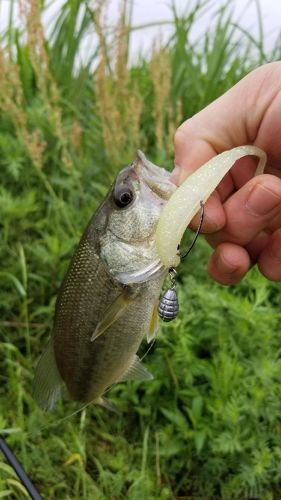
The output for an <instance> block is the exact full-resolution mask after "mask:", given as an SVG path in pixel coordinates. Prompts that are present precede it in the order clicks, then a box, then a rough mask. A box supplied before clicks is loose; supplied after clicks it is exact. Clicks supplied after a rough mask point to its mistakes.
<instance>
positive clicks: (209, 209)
mask: <svg viewBox="0 0 281 500" xmlns="http://www.w3.org/2000/svg"><path fill="white" fill-rule="evenodd" d="M200 216H201V210H200V211H199V212H198V213H197V214H196V215H195V217H193V219H192V221H191V223H190V225H189V227H190V228H191V229H193V230H194V231H196V229H197V228H198V225H199V221H200ZM225 222H226V219H225V213H224V209H223V206H222V204H221V201H220V199H219V195H218V194H217V193H216V192H214V193H213V194H212V195H211V196H210V198H209V199H208V201H207V202H206V203H205V204H204V219H203V224H202V228H201V233H206V234H209V233H214V232H216V231H219V230H220V229H222V228H223V226H224V225H225Z"/></svg>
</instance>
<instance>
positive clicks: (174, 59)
mask: <svg viewBox="0 0 281 500" xmlns="http://www.w3.org/2000/svg"><path fill="white" fill-rule="evenodd" d="M36 4H37V2H35V3H34V2H31V1H30V2H29V5H30V6H32V5H33V9H35V7H34V5H36ZM11 5H13V2H12V3H11ZM257 5H258V4H257ZM230 7H231V6H230ZM206 8H210V9H213V25H212V29H209V30H208V32H206V33H204V34H203V35H201V37H200V40H196V41H194V42H191V39H190V37H189V33H190V30H191V29H192V28H194V27H195V28H196V23H197V22H198V21H197V18H198V16H200V13H201V12H202V11H203V10H204V9H206ZM79 9H80V10H79ZM81 9H82V10H81ZM35 14H36V9H35V10H33V11H32V18H33V19H36V16H35ZM78 16H79V19H80V25H79V26H78V29H77V31H76V34H75V36H73V26H77V18H78ZM96 19H97V16H96V14H95V13H93V12H91V11H90V8H89V6H88V3H87V2H85V1H81V0H80V1H77V2H73V1H71V0H68V1H65V4H64V6H63V8H62V10H61V12H60V14H59V18H58V20H57V23H56V25H55V27H54V29H53V32H52V34H51V35H50V39H49V40H45V41H44V43H42V42H43V41H42V39H41V40H40V33H39V36H38V39H36V40H37V41H34V40H33V41H32V40H30V39H29V40H28V41H27V42H26V41H25V39H24V38H22V36H21V33H20V32H19V31H16V30H15V29H13V23H12V22H11V24H10V26H9V29H8V31H7V33H6V34H4V35H3V43H4V42H5V43H6V44H7V49H6V52H5V53H6V55H7V54H8V55H9V57H8V60H9V65H8V66H7V64H8V63H7V60H6V63H4V62H3V59H2V56H1V59H0V66H1V65H2V66H3V65H4V66H5V64H6V66H5V68H6V73H5V71H3V70H1V72H0V107H1V114H0V168H1V186H0V207H1V220H0V229H1V242H0V243H1V244H0V258H1V271H0V283H1V288H0V308H1V314H0V366H1V370H0V429H1V433H2V434H3V436H4V437H5V439H6V440H7V442H8V443H9V445H10V446H11V448H12V449H13V451H14V452H15V453H16V455H17V457H18V459H19V460H20V461H21V463H22V464H23V466H24V467H25V469H26V471H27V472H28V474H29V475H30V477H31V479H32V480H33V481H34V483H35V484H36V486H37V487H38V489H39V490H40V492H41V494H42V497H43V498H46V499H53V498H56V499H62V500H65V499H76V498H77V499H78V498H79V499H80V498H83V499H87V500H88V499H104V500H105V499H106V500H107V499H111V500H119V499H123V498H128V499H130V500H135V499H136V500H139V499H142V498H148V499H149V500H152V499H171V498H172V499H177V498H181V499H189V498H191V499H196V500H199V499H200V500H206V499H207V500H216V499H218V498H222V499H225V500H231V499H239V500H240V499H249V500H250V499H262V500H272V499H276V500H277V499H279V498H280V491H281V466H280V464H281V421H280V397H281V384H280V382H281V380H280V368H281V366H280V365H281V361H280V338H279V335H280V317H281V314H280V305H281V299H280V285H278V284H274V283H269V282H268V281H266V280H265V279H263V278H262V277H261V276H260V275H259V274H258V272H257V271H256V270H255V269H254V270H252V272H251V273H249V275H248V276H247V278H246V279H245V280H244V281H243V282H242V283H241V284H240V285H238V286H235V287H228V288H225V287H221V286H219V285H217V284H215V283H214V282H212V281H211V280H210V279H209V278H208V276H207V273H206V264H207V259H208V255H209V253H210V251H209V249H208V248H207V245H206V244H205V243H204V241H199V242H198V244H197V245H196V249H195V250H194V251H193V252H192V254H191V255H190V257H189V259H188V260H187V261H186V262H185V264H184V265H182V266H181V269H180V285H179V295H180V303H181V310H180V315H179V317H178V319H177V320H176V321H175V322H174V323H173V324H169V325H164V326H163V327H162V328H161V332H160V335H159V337H158V340H157V343H156V345H155V347H154V348H153V350H152V352H150V353H149V355H148V356H147V358H146V366H148V368H149V369H150V371H151V372H152V373H153V374H154V377H155V378H154V380H153V381H151V382H149V383H127V384H119V385H118V386H116V387H114V388H113V389H112V390H111V391H110V393H109V395H108V397H109V399H110V400H111V401H112V402H113V403H114V404H115V405H116V406H117V407H118V408H119V409H120V410H121V412H122V414H121V416H117V415H115V414H113V413H109V412H107V411H105V410H103V409H101V408H99V407H95V406H89V407H87V408H86V409H83V410H82V411H80V412H78V413H76V414H73V415H72V416H70V415H71V414H72V413H74V412H75V411H76V410H77V409H78V408H77V405H75V404H73V403H70V402H64V403H62V404H59V405H58V408H57V409H56V410H55V412H53V413H52V414H49V415H46V414H43V413H42V412H41V411H40V410H39V409H38V408H37V407H36V405H35V403H34V402H33V400H32V397H31V384H32V378H33V373H34V366H35V364H36V361H37V359H38V356H39V355H40V353H41V352H42V349H43V348H44V345H45V344H46V341H47V338H48V336H49V335H50V333H51V329H52V318H53V313H54V304H55V299H56V295H57V292H58V289H59V286H60V283H61V281H62V278H63V276H64V273H65V270H66V268H67V265H68V263H69V260H70V258H71V255H72V253H73V249H74V247H75V245H76V244H77V242H78V240H79V237H80V235H81V233H82V231H83V229H84V227H85V225H86V224H87V221H88V219H89V217H90V216H91V214H92V213H93V212H94V210H95V209H96V207H97V205H98V204H99V202H100V201H101V200H102V198H103V197H104V195H105V193H106V191H107V188H108V186H109V183H110V181H111V180H112V178H113V176H114V175H115V173H116V172H117V171H118V169H120V168H121V167H123V166H124V165H125V164H126V163H127V162H128V161H130V160H132V159H133V156H134V151H135V148H136V146H137V147H140V148H143V149H144V150H145V151H146V153H147V155H148V156H149V157H150V158H151V159H152V160H154V161H156V162H161V164H162V165H164V166H166V167H167V168H171V165H172V160H173V155H172V147H171V133H170V125H171V124H172V125H173V126H174V127H175V126H176V125H178V124H179V123H180V121H181V120H183V119H184V118H185V117H188V116H191V115H192V114H194V113H195V112H196V111H198V110H199V109H201V108H202V107H203V106H205V105H206V104H207V103H208V102H211V101H213V100H214V99H215V98H216V97H217V96H219V95H221V94H222V93H223V92H224V91H225V90H227V89H228V88H229V87H231V86H232V85H233V84H235V83H236V82H237V81H238V80H239V79H241V78H242V77H243V76H244V75H245V74H246V73H247V72H249V71H250V70H251V69H252V68H254V67H256V66H257V65H259V64H261V63H263V62H266V61H271V60H274V59H278V58H279V57H280V53H281V51H280V44H278V41H277V42H276V45H275V47H274V49H273V50H272V53H271V54H266V53H265V50H264V40H263V32H262V28H261V26H262V24H261V22H262V21H261V15H260V14H259V10H257V21H258V22H259V23H260V36H259V38H258V39H257V40H256V39H253V38H252V37H250V36H249V35H248V34H247V33H243V32H242V31H241V29H240V27H239V22H237V20H235V19H233V18H232V16H231V8H223V9H220V10H218V11H217V10H216V7H215V6H214V4H211V3H210V2H197V3H194V4H193V6H192V7H189V8H188V9H187V11H186V13H185V14H184V15H181V16H179V15H178V14H177V12H176V11H175V10H174V21H173V29H174V32H173V35H172V36H171V39H170V41H169V43H168V44H166V45H165V48H164V55H165V56H164V61H165V64H166V71H167V72H168V69H169V74H170V75H171V78H170V82H169V88H168V94H167V95H166V96H162V97H161V96H160V97H161V98H163V99H166V101H165V102H168V103H170V108H169V106H167V111H166V110H164V111H163V116H161V120H162V122H161V123H162V126H163V131H162V147H161V148H159V140H158V142H157V137H156V129H157V127H159V116H156V115H155V113H153V109H155V106H157V102H159V101H157V99H160V97H159V95H157V91H156V87H155V83H154V80H153V75H152V70H151V65H150V62H149V61H146V60H143V59H142V58H139V60H137V61H136V63H135V64H134V65H133V66H132V67H131V68H130V70H129V71H127V74H126V81H125V83H124V87H122V86H120V80H118V75H117V73H116V70H115V68H114V64H113V59H112V54H111V53H110V51H108V52H107V57H108V59H107V60H106V66H107V76H106V81H105V82H104V83H103V85H104V88H106V92H108V95H109V96H111V97H110V98H112V99H113V102H115V103H116V102H117V101H116V99H117V97H118V96H119V97H118V99H119V100H118V102H119V103H120V106H119V108H118V113H119V115H118V116H119V118H120V117H121V119H122V121H121V122H120V129H122V131H123V135H124V136H123V137H121V138H120V142H119V149H118V148H117V146H116V144H113V146H112V150H110V149H109V148H108V145H107V143H106V140H105V135H104V130H105V127H106V126H108V124H107V125H106V120H108V121H109V124H110V123H112V122H110V120H111V119H113V118H112V116H110V115H109V116H101V113H100V108H99V102H97V95H98V91H99V89H98V85H97V78H95V75H93V73H96V70H95V69H92V68H96V61H97V60H98V58H99V57H100V51H96V50H95V48H94V47H93V49H92V54H90V55H89V56H90V57H89V61H90V62H89V64H87V65H85V66H79V65H77V63H76V61H77V54H78V52H79V46H80V44H81V41H82V40H83V38H84V36H85V35H86V33H87V32H88V30H93V29H97V26H96V24H95V23H96ZM37 27H38V26H37ZM143 29H144V28H143ZM38 47H39V49H40V50H41V57H40V58H39V60H38V58H36V53H38V50H39V49H38ZM40 50H39V52H40ZM44 50H45V51H46V54H47V59H48V61H49V63H48V64H49V72H48V71H46V67H45V66H44V57H43V56H44V54H45V52H44ZM36 51H37V52H36ZM42 54H43V56H42ZM0 55H1V54H0ZM123 63H124V61H123ZM15 64H16V66H15ZM5 68H4V69H5ZM16 68H18V79H17V77H16V76H15V74H16V75H17V71H16ZM123 69H124V68H123ZM14 73H15V74H14ZM167 74H168V73H167ZM42 77H43V78H42ZM116 82H117V83H118V82H119V87H118V85H117V91H118V92H119V94H118V92H117V97H116V95H113V94H114V92H116ZM54 85H55V90H56V88H57V89H58V96H56V92H55V90H54ZM122 92H123V94H122ZM134 92H135V93H136V94H137V95H138V99H140V100H141V103H142V111H141V119H140V127H139V130H138V136H137V144H136V137H134V136H133V132H132V126H131V120H132V117H131V116H128V115H127V112H126V109H124V106H123V104H124V102H126V99H127V98H128V96H132V95H134ZM112 95H113V97H112ZM122 95H123V97H122ZM120 96H121V97H120ZM114 99H115V101H114ZM122 99H123V101H122ZM13 103H16V104H17V106H16V107H15V106H13ZM168 108H169V109H168ZM165 109H166V108H165ZM177 110H178V111H177ZM157 120H158V121H157ZM113 123H114V122H113ZM112 132H113V135H114V133H115V132H116V130H115V129H113V131H112ZM34 134H37V135H36V136H35V135H34ZM122 141H123V142H122ZM163 145H164V146H163ZM121 146H122V147H121ZM143 349H145V346H144V348H143ZM4 497H7V498H15V499H22V498H25V494H24V491H23V490H22V488H21V486H20V484H19V482H18V480H17V478H16V477H15V475H14V473H13V471H12V470H11V468H10V467H9V466H8V465H7V464H6V463H5V461H4V459H3V458H2V457H0V498H4Z"/></svg>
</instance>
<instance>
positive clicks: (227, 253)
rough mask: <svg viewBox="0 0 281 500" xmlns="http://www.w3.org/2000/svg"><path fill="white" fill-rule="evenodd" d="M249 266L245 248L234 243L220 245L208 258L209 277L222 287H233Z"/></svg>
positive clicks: (249, 262) (249, 261)
mask: <svg viewBox="0 0 281 500" xmlns="http://www.w3.org/2000/svg"><path fill="white" fill-rule="evenodd" d="M250 266H251V260H250V257H249V254H248V252H247V250H245V248H243V247H240V246H239V245H235V244H234V243H222V244H221V245H219V246H218V247H217V248H216V250H215V252H214V253H213V255H212V256H211V258H210V261H209V265H208V272H209V275H210V276H211V277H212V278H213V279H214V280H216V281H218V283H221V284H222V285H234V284H235V283H238V282H239V281H241V279H242V278H243V276H244V275H245V274H246V273H247V271H248V270H249V268H250Z"/></svg>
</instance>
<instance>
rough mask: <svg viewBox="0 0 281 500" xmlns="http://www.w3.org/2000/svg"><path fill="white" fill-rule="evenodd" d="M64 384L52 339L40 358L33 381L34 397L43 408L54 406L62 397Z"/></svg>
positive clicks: (49, 408) (50, 408)
mask: <svg viewBox="0 0 281 500" xmlns="http://www.w3.org/2000/svg"><path fill="white" fill-rule="evenodd" d="M62 384H63V380H62V378H61V376H60V374H59V371H58V368H57V364H56V360H55V353H54V347H53V342H52V339H51V340H50V341H49V343H48V345H47V347H46V350H45V351H44V352H43V354H42V356H41V358H40V359H39V362H38V365H37V367H36V370H35V377H34V382H33V397H34V399H35V401H36V403H37V404H38V406H40V408H42V410H52V409H53V408H54V406H55V404H56V401H57V400H58V398H59V397H60V394H61V388H62Z"/></svg>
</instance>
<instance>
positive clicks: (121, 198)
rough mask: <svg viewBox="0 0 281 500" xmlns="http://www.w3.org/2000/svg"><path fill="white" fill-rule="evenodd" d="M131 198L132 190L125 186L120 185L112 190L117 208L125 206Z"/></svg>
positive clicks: (132, 196)
mask: <svg viewBox="0 0 281 500" xmlns="http://www.w3.org/2000/svg"><path fill="white" fill-rule="evenodd" d="M133 199H134V195H133V192H132V191H131V189H129V188H128V187H127V186H121V187H119V188H117V189H115V190H114V201H115V203H116V205H117V207H119V208H124V207H127V206H128V205H130V203H131V202H132V201H133Z"/></svg>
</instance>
